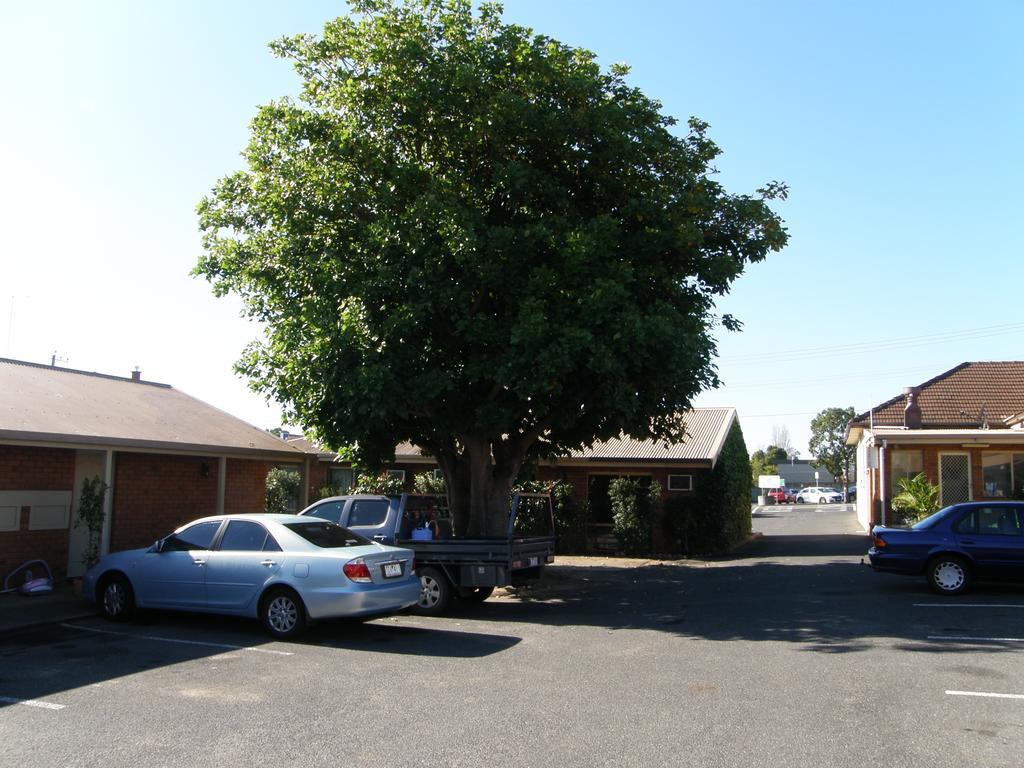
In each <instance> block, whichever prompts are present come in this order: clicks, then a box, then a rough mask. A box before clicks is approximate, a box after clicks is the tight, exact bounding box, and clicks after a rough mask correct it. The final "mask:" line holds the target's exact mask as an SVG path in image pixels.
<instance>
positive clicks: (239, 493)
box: [224, 459, 273, 515]
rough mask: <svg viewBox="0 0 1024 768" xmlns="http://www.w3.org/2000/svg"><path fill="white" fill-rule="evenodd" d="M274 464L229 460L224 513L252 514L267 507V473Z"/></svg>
mask: <svg viewBox="0 0 1024 768" xmlns="http://www.w3.org/2000/svg"><path fill="white" fill-rule="evenodd" d="M272 466H273V465H272V464H268V463H267V462H265V461H250V460H248V459H228V465H227V468H226V475H227V476H226V478H225V481H224V512H225V513H226V514H229V515H232V514H241V513H243V512H246V513H249V514H252V513H254V512H262V511H263V509H264V507H265V505H266V490H267V472H269V471H270V468H271V467H272Z"/></svg>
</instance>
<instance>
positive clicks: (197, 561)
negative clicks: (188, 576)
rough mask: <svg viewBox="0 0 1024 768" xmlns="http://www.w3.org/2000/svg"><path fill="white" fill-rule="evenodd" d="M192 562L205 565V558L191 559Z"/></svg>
mask: <svg viewBox="0 0 1024 768" xmlns="http://www.w3.org/2000/svg"><path fill="white" fill-rule="evenodd" d="M192 562H193V563H195V564H196V565H206V561H205V560H193V561H192Z"/></svg>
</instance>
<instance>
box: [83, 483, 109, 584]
mask: <svg viewBox="0 0 1024 768" xmlns="http://www.w3.org/2000/svg"><path fill="white" fill-rule="evenodd" d="M108 487H109V486H108V485H107V484H106V483H104V482H103V481H102V480H100V478H99V475H96V476H95V477H92V478H89V477H87V478H84V479H83V480H82V490H81V492H80V493H79V498H78V519H77V520H75V527H76V528H85V531H86V533H87V534H88V540H87V541H86V543H85V550H84V551H83V553H82V565H84V566H85V567H86V568H87V569H88V568H92V567H93V566H94V565H96V563H98V562H99V559H100V537H101V534H102V533H103V520H104V518H105V517H106V513H105V511H104V509H103V497H104V495H105V494H106V492H107V488H108Z"/></svg>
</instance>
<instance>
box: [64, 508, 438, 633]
mask: <svg viewBox="0 0 1024 768" xmlns="http://www.w3.org/2000/svg"><path fill="white" fill-rule="evenodd" d="M415 567H416V564H415V560H414V558H413V552H412V550H409V549H401V548H398V547H389V546H384V545H382V544H377V543H376V542H372V541H370V540H369V539H366V538H364V537H362V536H360V535H359V534H357V533H353V532H352V531H350V530H348V529H346V528H342V527H341V526H340V525H337V524H336V523H331V522H329V521H326V520H321V519H319V518H314V517H310V518H303V517H296V516H295V515H222V516H217V517H204V518H202V519H200V520H195V521H193V522H191V523H188V524H186V525H183V526H182V527H180V528H178V529H177V530H176V531H175V532H174V533H172V534H171V535H170V536H167V537H165V538H163V539H159V540H158V541H156V542H155V543H154V544H153V545H152V546H151V547H149V548H147V549H133V550H127V551H124V552H115V553H113V554H110V555H107V556H106V557H104V558H102V559H101V560H100V561H99V563H97V564H96V565H95V566H93V567H92V568H91V569H89V571H88V572H87V573H86V574H85V576H84V578H83V579H82V594H83V595H84V596H85V597H86V599H87V600H89V601H90V602H94V603H96V604H97V605H98V607H99V610H100V613H101V614H102V615H103V616H104V617H106V618H107V619H110V620H111V621H124V620H126V619H128V618H129V617H130V616H131V615H132V612H133V611H134V609H135V608H160V609H170V610H182V611H200V612H204V613H221V614H230V615H233V616H252V617H256V618H259V619H260V620H261V621H262V622H263V626H264V627H265V628H266V630H267V631H268V632H269V633H270V634H271V635H273V636H274V637H277V638H291V637H295V636H297V635H299V634H300V633H301V632H302V631H303V629H304V628H305V626H306V623H307V621H309V620H315V619H325V618H334V617H344V616H367V615H374V614H387V613H394V612H396V611H400V610H402V609H403V608H406V607H408V606H410V605H412V604H414V603H416V602H417V600H419V596H420V580H419V578H417V576H416V573H415Z"/></svg>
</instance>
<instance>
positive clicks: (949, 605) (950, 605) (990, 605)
mask: <svg viewBox="0 0 1024 768" xmlns="http://www.w3.org/2000/svg"><path fill="white" fill-rule="evenodd" d="M914 607H915V608H1021V609H1024V605H1018V604H1016V603H914Z"/></svg>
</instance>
